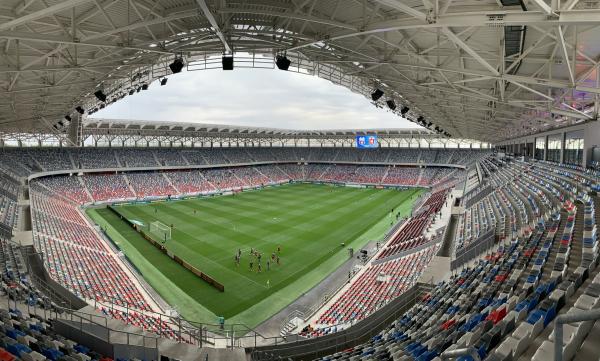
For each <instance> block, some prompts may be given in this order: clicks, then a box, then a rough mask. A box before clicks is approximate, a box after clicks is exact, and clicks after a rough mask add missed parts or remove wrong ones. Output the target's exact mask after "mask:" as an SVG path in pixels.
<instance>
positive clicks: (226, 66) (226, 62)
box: [221, 55, 233, 70]
mask: <svg viewBox="0 0 600 361" xmlns="http://www.w3.org/2000/svg"><path fill="white" fill-rule="evenodd" d="M221 64H222V65H223V70H233V55H223V58H221Z"/></svg>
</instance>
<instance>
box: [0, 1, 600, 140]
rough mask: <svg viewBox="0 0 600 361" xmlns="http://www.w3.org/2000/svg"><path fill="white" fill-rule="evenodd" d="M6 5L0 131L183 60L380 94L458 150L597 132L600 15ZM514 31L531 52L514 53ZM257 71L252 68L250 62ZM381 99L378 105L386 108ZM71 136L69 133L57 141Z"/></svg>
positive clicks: (483, 7)
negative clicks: (290, 72)
mask: <svg viewBox="0 0 600 361" xmlns="http://www.w3.org/2000/svg"><path fill="white" fill-rule="evenodd" d="M501 4H502V2H501V1H496V0H465V1H460V2H459V1H453V0H436V1H431V0H331V1H319V0H302V1H300V0H282V1H275V0H250V1H227V2H225V1H218V0H182V1H177V2H175V1H173V0H153V1H149V0H64V1H56V2H54V1H53V2H48V1H45V0H5V1H2V2H1V4H0V46H1V48H0V126H1V127H4V128H5V129H18V130H19V131H20V132H29V133H36V132H38V133H39V132H46V133H49V129H50V128H51V126H52V125H54V124H56V122H57V121H59V120H60V119H62V118H63V117H64V115H65V114H67V113H71V112H73V108H74V107H75V106H77V105H84V106H85V107H86V109H87V110H94V109H95V108H96V107H98V106H99V104H98V103H97V102H96V101H95V100H94V99H95V98H94V96H93V93H94V91H95V90H96V89H103V90H104V91H105V92H106V93H107V95H109V100H110V101H113V100H115V99H119V98H122V97H124V96H125V94H128V93H129V90H130V89H136V88H137V87H139V86H140V84H142V83H144V82H145V83H149V82H151V81H153V80H155V79H157V78H160V77H163V76H168V75H169V74H170V72H169V70H168V64H169V63H170V62H171V61H172V60H173V59H174V57H175V56H183V57H184V59H185V61H186V64H187V66H188V68H189V69H190V70H195V69H210V68H211V67H215V64H218V60H219V59H220V55H221V54H223V53H235V54H238V64H236V66H237V65H239V66H254V67H273V63H272V58H273V56H274V55H276V54H278V53H283V52H286V53H287V55H288V57H290V58H292V62H293V64H292V67H293V68H295V70H296V71H301V72H306V73H307V74H314V75H317V76H320V77H323V78H326V79H330V80H332V81H333V82H335V83H336V84H339V85H341V86H345V87H348V88H350V89H352V90H353V91H355V92H358V93H361V94H365V95H368V94H369V93H370V92H371V91H372V90H373V89H374V88H375V87H380V88H382V89H383V90H385V93H386V97H384V98H392V99H394V100H395V101H396V103H397V104H402V105H407V106H409V107H410V108H411V112H410V113H409V118H410V119H413V120H414V118H415V117H417V116H419V115H424V116H425V117H426V119H428V121H431V122H433V123H434V124H435V125H438V126H440V127H441V128H443V129H445V130H447V131H449V132H450V133H451V134H452V136H453V137H457V138H474V139H479V140H483V141H489V142H495V141H498V140H501V139H508V138H512V137H516V136H519V135H523V134H528V133H532V132H538V131H544V130H547V129H551V128H553V127H555V126H564V125H567V124H573V123H578V122H585V121H590V120H594V119H596V117H597V113H598V108H599V104H600V102H599V99H600V72H599V71H598V67H599V66H600V61H599V60H600V50H599V49H596V47H594V46H593V44H595V41H597V40H596V39H598V36H599V35H600V30H599V28H598V26H599V25H600V5H598V2H597V1H595V0H586V1H585V2H584V1H578V0H568V1H564V2H559V1H551V2H550V1H548V2H546V1H545V0H532V1H530V2H529V3H527V4H524V5H526V6H528V7H529V9H527V10H524V9H522V8H521V7H510V6H506V7H504V6H501ZM509 26H520V27H526V28H527V31H526V36H524V37H523V46H522V48H521V49H520V51H519V52H518V53H516V54H510V55H506V54H504V52H505V51H504V50H505V47H504V42H505V39H504V37H505V33H504V29H505V28H506V27H509ZM244 59H246V60H248V59H249V61H248V62H247V63H245V64H241V63H239V62H240V61H241V60H244ZM383 100H385V99H382V101H383ZM52 136H54V137H61V135H59V134H54V135H52Z"/></svg>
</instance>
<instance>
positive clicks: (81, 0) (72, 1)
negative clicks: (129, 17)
mask: <svg viewBox="0 0 600 361" xmlns="http://www.w3.org/2000/svg"><path fill="white" fill-rule="evenodd" d="M90 1H91V0H65V1H61V2H59V3H57V4H56V5H52V6H49V7H47V8H45V9H43V10H39V11H36V12H33V13H31V14H27V15H24V16H21V17H20V18H16V19H14V20H11V21H7V22H5V23H2V24H0V31H3V30H9V29H12V28H14V27H17V26H19V25H22V24H25V23H27V22H29V21H33V20H36V19H40V18H43V17H46V16H49V15H52V14H56V13H57V12H60V11H63V10H66V9H70V8H72V7H75V6H77V5H81V4H85V3H87V2H90Z"/></svg>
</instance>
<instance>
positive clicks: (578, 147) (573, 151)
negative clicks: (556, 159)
mask: <svg viewBox="0 0 600 361" xmlns="http://www.w3.org/2000/svg"><path fill="white" fill-rule="evenodd" d="M564 154H565V156H564V158H565V159H564V162H565V163H567V164H575V165H582V164H583V130H577V131H573V132H569V133H566V134H565V150H564Z"/></svg>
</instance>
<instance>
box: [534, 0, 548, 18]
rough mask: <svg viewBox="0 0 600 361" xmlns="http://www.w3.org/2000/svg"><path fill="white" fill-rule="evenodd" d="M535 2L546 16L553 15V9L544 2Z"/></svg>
mask: <svg viewBox="0 0 600 361" xmlns="http://www.w3.org/2000/svg"><path fill="white" fill-rule="evenodd" d="M533 2H534V3H535V4H536V5H537V6H538V7H539V8H540V9H541V10H542V11H543V12H545V13H546V14H548V15H550V14H552V8H551V7H550V5H548V4H546V2H545V1H544V0H533Z"/></svg>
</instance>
